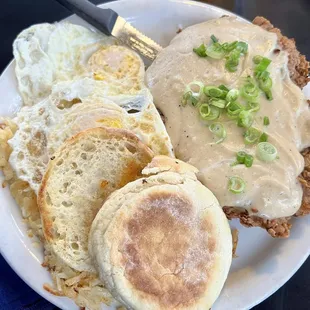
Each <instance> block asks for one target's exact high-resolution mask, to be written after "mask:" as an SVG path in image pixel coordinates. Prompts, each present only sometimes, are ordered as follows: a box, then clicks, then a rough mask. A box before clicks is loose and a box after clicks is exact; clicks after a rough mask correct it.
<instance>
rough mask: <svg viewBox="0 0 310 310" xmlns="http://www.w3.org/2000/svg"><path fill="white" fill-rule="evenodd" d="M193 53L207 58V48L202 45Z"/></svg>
mask: <svg viewBox="0 0 310 310" xmlns="http://www.w3.org/2000/svg"><path fill="white" fill-rule="evenodd" d="M193 51H194V52H195V53H196V54H197V55H198V56H200V57H207V54H206V46H205V45H204V44H201V45H200V46H199V47H197V48H194V49H193Z"/></svg>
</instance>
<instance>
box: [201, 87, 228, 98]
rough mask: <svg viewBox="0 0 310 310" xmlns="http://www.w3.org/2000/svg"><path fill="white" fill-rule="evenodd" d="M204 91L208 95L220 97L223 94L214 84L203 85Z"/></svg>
mask: <svg viewBox="0 0 310 310" xmlns="http://www.w3.org/2000/svg"><path fill="white" fill-rule="evenodd" d="M203 91H204V93H205V94H206V95H207V96H209V97H214V98H220V97H221V96H222V95H223V92H224V91H223V90H221V89H220V88H218V87H215V86H205V87H204V88H203Z"/></svg>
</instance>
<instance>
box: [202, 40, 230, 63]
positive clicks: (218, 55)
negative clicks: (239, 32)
mask: <svg viewBox="0 0 310 310" xmlns="http://www.w3.org/2000/svg"><path fill="white" fill-rule="evenodd" d="M206 54H207V56H209V57H211V58H214V59H222V58H224V56H225V54H226V52H225V50H224V49H223V47H222V45H221V44H220V43H218V42H216V43H213V44H211V45H209V46H208V47H207V48H206Z"/></svg>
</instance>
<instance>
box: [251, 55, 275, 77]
mask: <svg viewBox="0 0 310 310" xmlns="http://www.w3.org/2000/svg"><path fill="white" fill-rule="evenodd" d="M258 57H261V56H258ZM258 57H257V56H255V57H254V58H253V61H254V63H256V62H257V61H258ZM270 63H271V60H270V59H269V58H266V57H261V58H260V61H259V62H258V63H257V66H256V67H255V69H254V71H255V73H258V72H263V71H266V70H267V68H268V66H269V65H270Z"/></svg>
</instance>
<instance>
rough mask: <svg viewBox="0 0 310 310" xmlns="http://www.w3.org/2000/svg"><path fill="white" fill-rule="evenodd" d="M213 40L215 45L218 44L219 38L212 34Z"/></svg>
mask: <svg viewBox="0 0 310 310" xmlns="http://www.w3.org/2000/svg"><path fill="white" fill-rule="evenodd" d="M211 40H212V41H213V43H216V42H218V38H217V37H216V36H215V35H214V34H212V36H211Z"/></svg>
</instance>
